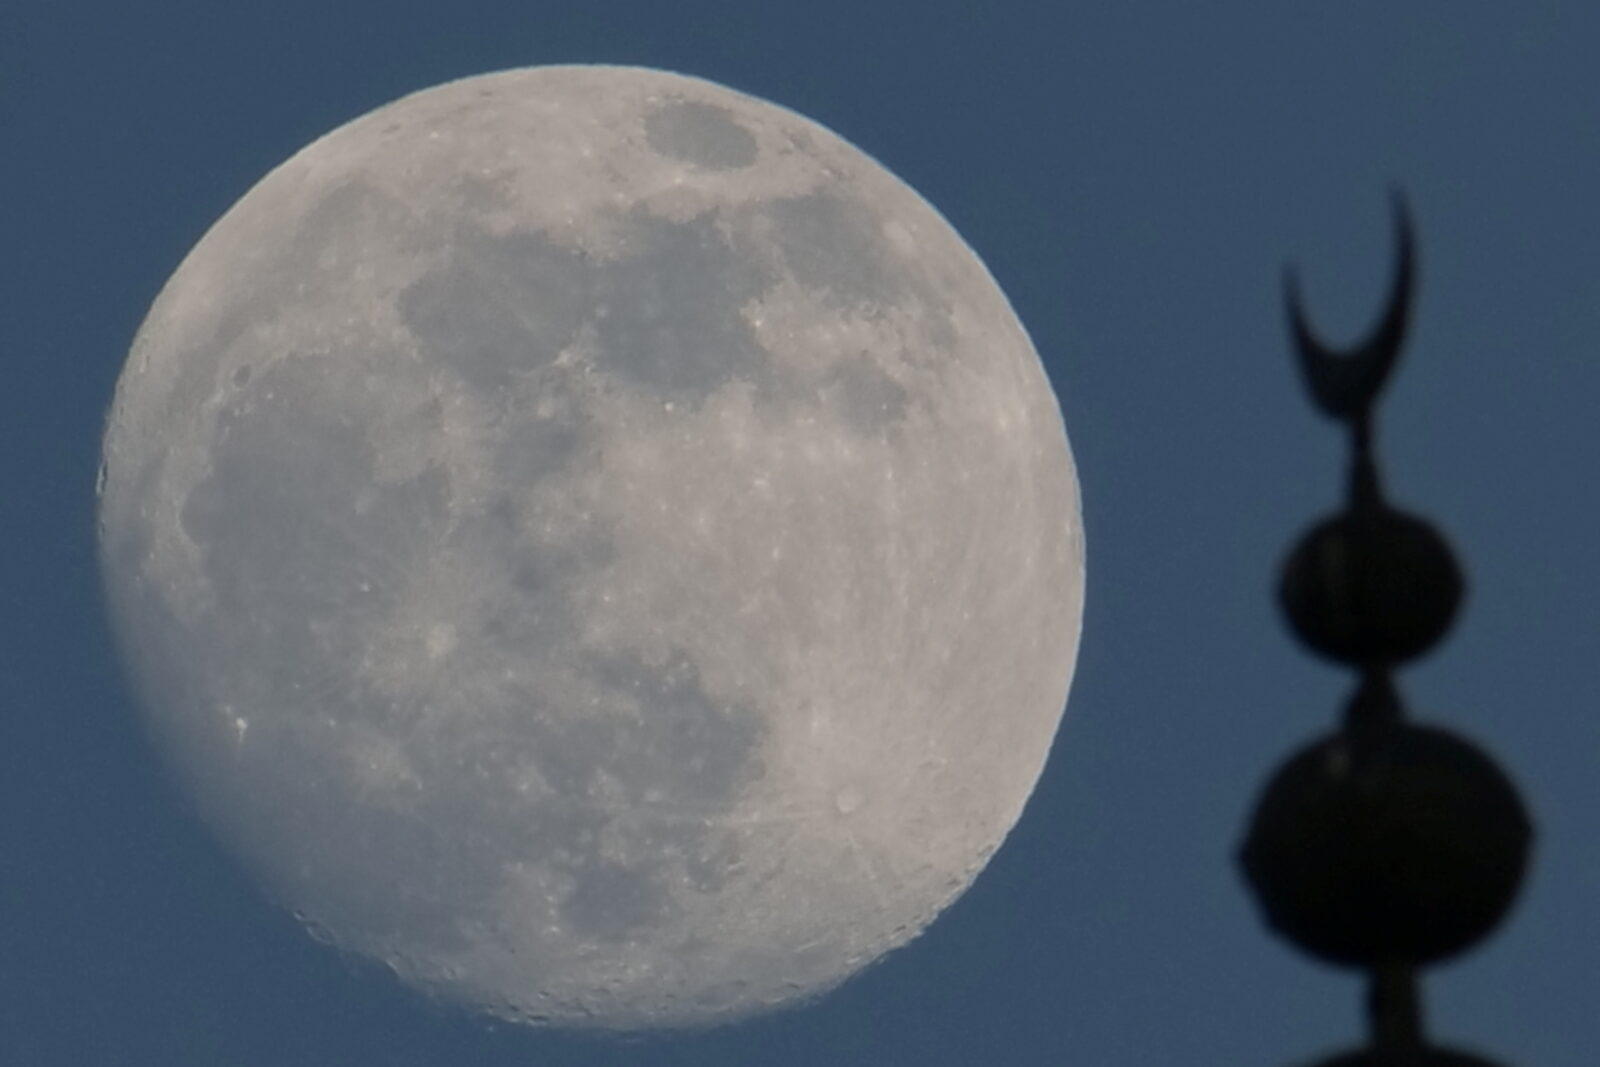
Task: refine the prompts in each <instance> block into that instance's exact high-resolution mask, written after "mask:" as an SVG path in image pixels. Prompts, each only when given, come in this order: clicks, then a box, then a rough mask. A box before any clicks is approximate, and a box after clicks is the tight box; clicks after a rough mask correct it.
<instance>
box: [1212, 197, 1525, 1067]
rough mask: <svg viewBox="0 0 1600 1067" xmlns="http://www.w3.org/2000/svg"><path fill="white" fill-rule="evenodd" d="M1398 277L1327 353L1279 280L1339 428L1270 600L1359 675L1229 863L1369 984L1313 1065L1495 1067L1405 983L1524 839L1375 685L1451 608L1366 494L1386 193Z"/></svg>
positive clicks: (1425, 643)
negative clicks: (1345, 1030)
mask: <svg viewBox="0 0 1600 1067" xmlns="http://www.w3.org/2000/svg"><path fill="white" fill-rule="evenodd" d="M1394 212H1395V226H1396V229H1397V231H1398V238H1399V262H1398V265H1397V268H1396V271H1395V280H1394V286H1393V291H1392V293H1391V296H1390V301H1389V307H1388V310H1387V311H1386V313H1385V314H1384V317H1383V319H1382V321H1381V322H1380V323H1379V324H1378V326H1377V328H1376V329H1375V330H1374V331H1373V333H1372V335H1371V336H1370V337H1369V338H1368V339H1367V340H1366V341H1365V342H1364V343H1362V344H1360V345H1358V346H1356V347H1355V348H1352V349H1350V350H1348V351H1344V352H1335V351H1333V350H1331V349H1329V348H1328V347H1327V346H1326V345H1324V344H1323V343H1322V342H1321V341H1319V340H1318V339H1317V338H1316V336H1315V335H1314V334H1313V333H1312V331H1311V329H1310V327H1309V326H1308V325H1307V323H1306V319H1305V315H1304V313H1303V311H1302V310H1301V306H1300V294H1299V287H1298V285H1297V283H1296V278H1295V274H1294V272H1293V270H1292V269H1291V270H1289V271H1288V272H1287V274H1286V277H1285V295H1286V298H1287V302H1288V310H1289V325H1290V329H1291V332H1292V333H1293V336H1294V341H1295V346H1296V348H1297V349H1298V352H1299V359H1300V367H1301V370H1302V371H1303V372H1304V378H1305V382H1306V385H1307V387H1308V388H1309V390H1310V392H1311V396H1312V399H1313V401H1314V403H1315V404H1316V406H1317V407H1318V408H1320V409H1321V410H1322V411H1323V412H1324V413H1325V414H1327V415H1329V416H1331V417H1332V418H1334V419H1337V420H1339V421H1341V422H1343V423H1345V424H1346V426H1347V427H1348V428H1349V431H1350V445H1351V459H1350V478H1349V492H1348V499H1347V501H1346V503H1345V507H1344V509H1343V510H1342V511H1339V512H1337V513H1336V514H1334V515H1332V516H1330V517H1328V518H1326V519H1323V520H1322V521H1320V522H1318V523H1316V524H1315V525H1313V526H1312V527H1311V528H1310V529H1309V530H1308V531H1307V532H1306V533H1305V534H1304V535H1303V536H1302V537H1301V538H1300V540H1299V542H1298V543H1297V544H1296V545H1295V546H1294V549H1293V551H1291V552H1290V554H1289V557H1288V559H1287V561H1286V562H1285V564H1284V567H1283V573H1282V578H1281V585H1280V587H1279V598H1280V601H1281V604H1282V607H1283V610H1284V614H1285V615H1286V616H1287V617H1288V620H1289V625H1290V628H1291V629H1292V630H1293V631H1294V633H1295V635H1296V637H1298V638H1299V640H1300V641H1301V642H1302V643H1303V644H1305V645H1306V646H1307V647H1309V648H1310V649H1312V650H1313V651H1314V652H1316V653H1318V654H1320V655H1322V656H1325V657H1327V658H1328V659H1331V660H1334V661H1335V662H1338V663H1340V664H1343V665H1345V666H1347V667H1349V668H1351V669H1352V670H1354V671H1356V672H1358V674H1359V676H1360V677H1359V680H1358V681H1357V683H1356V685H1355V688H1354V691H1353V693H1352V694H1351V696H1350V699H1349V702H1348V703H1347V704H1346V706H1345V711H1344V717H1343V720H1342V722H1341V723H1340V724H1339V726H1338V728H1337V729H1335V730H1334V731H1333V732H1332V733H1330V734H1328V735H1327V736H1325V737H1322V738H1320V739H1318V740H1316V741H1315V742H1313V743H1312V744H1310V745H1308V746H1307V747H1305V748H1304V749H1302V750H1301V751H1299V752H1298V753H1296V754H1294V755H1293V756H1291V757H1290V758H1289V759H1288V761H1287V762H1285V763H1284V764H1283V766H1282V767H1281V768H1279V770H1278V771H1277V773H1276V774H1274V775H1273V777H1272V779H1271V780H1270V781H1269V782H1268V783H1267V786H1266V788H1265V790H1264V791H1263V793H1262V795H1261V798H1260V800H1259V802H1258V803H1257V806H1256V810H1255V814H1254V816H1253V817H1252V819H1251V821H1250V826H1249V830H1248V833H1247V835H1246V838H1245V842H1244V845H1243V848H1242V849H1241V851H1240V856H1239V859H1240V862H1241V863H1242V865H1243V867H1244V873H1245V877H1246V879H1247V881H1248V882H1249V884H1250V886H1251V888H1253V889H1254V890H1255V892H1256V896H1257V898H1258V899H1259V901H1260V904H1261V908H1262V910H1263V912H1264V913H1265V917H1266V920H1267V922H1268V923H1269V924H1271V926H1272V927H1273V929H1275V930H1276V931H1277V932H1278V933H1279V934H1281V935H1283V936H1284V937H1285V938H1287V939H1288V940H1290V941H1292V942H1293V943H1294V944H1295V945H1297V946H1298V947H1299V948H1300V949H1302V950H1304V951H1305V952H1308V953H1310V954H1311V955H1313V956H1316V957H1318V958H1320V959H1323V960H1326V961H1328V962H1331V963H1334V964H1338V965H1341V966H1346V967H1354V968H1359V969H1361V970H1365V971H1366V972H1367V973H1368V975H1369V982H1370V985H1369V990H1370V991H1369V994H1368V1013H1369V1019H1370V1033H1369V1037H1368V1042H1367V1045H1366V1047H1365V1048H1362V1049H1358V1050H1354V1051H1351V1052H1346V1053H1342V1054H1339V1055H1335V1056H1333V1057H1331V1058H1328V1059H1324V1060H1319V1061H1317V1063H1316V1065H1315V1067H1498V1065H1496V1064H1495V1063H1494V1061H1491V1060H1486V1059H1483V1058H1482V1057H1479V1056H1474V1055H1469V1054H1467V1053H1464V1052H1457V1051H1451V1050H1448V1049H1442V1048H1439V1047H1437V1046H1435V1045H1433V1044H1431V1043H1430V1042H1429V1040H1428V1038H1427V1036H1426V1034H1425V1033H1424V1031H1423V1026H1422V1012H1421V1004H1420V999H1421V998H1420V994H1419V991H1418V979H1417V972H1418V969H1419V968H1421V967H1425V966H1427V965H1429V964H1433V963H1437V962H1439V961H1441V960H1444V959H1446V958H1448V957H1451V956H1454V955H1456V954H1457V953H1460V952H1462V951H1464V950H1465V949H1467V948H1469V947H1471V946H1472V945H1474V944H1476V943H1477V942H1478V941H1480V940H1481V939H1482V938H1483V937H1485V936H1486V935H1487V934H1488V933H1489V932H1490V931H1491V930H1492V929H1493V928H1494V927H1495V926H1496V925H1497V924H1498V923H1499V922H1500V920H1501V919H1502V918H1504V916H1505V914H1506V912H1507V911H1508V910H1509V908H1510V906H1511V903H1512V901H1513V899H1514V898H1515V897H1516V893H1517V889H1518V887H1519V885H1520V883H1521V881H1522V875H1523V871H1524V869H1525V868H1526V865H1527V859H1528V852H1529V848H1530V845H1531V841H1532V838H1533V830H1532V826H1531V824H1530V823H1529V820H1528V816H1527V814H1526V813H1525V811H1524V809H1523V806H1522V802H1521V801H1520V800H1519V799H1518V797H1517V793H1516V790H1515V788H1514V787H1513V786H1512V784H1511V782H1510V781H1509V780H1508V779H1507V778H1506V776H1505V775H1504V774H1503V773H1502V772H1501V771H1500V769H1499V768H1498V767H1497V766H1496V765H1495V763H1494V761H1493V760H1491V759H1490V758H1489V757H1488V755H1486V754H1485V753H1484V752H1483V751H1482V750H1480V749H1479V748H1477V747H1476V746H1474V745H1473V744H1471V743H1470V742H1468V741H1466V740H1464V739H1462V738H1460V737H1458V736H1456V735H1455V734H1452V733H1450V732H1448V731H1446V730H1442V729H1439V728H1436V727H1429V726H1421V725H1417V724H1415V723H1412V722H1410V721H1408V720H1407V717H1406V712H1405V706H1404V703H1403V701H1402V699H1401V696H1400V693H1399V690H1398V689H1397V687H1396V685H1395V681H1394V672H1395V670H1396V668H1398V667H1399V666H1400V665H1401V664H1403V663H1406V662H1407V661H1409V660H1412V659H1414V658H1415V657H1417V656H1419V655H1421V654H1422V653H1424V652H1426V651H1428V650H1429V649H1430V648H1432V647H1433V646H1434V645H1435V644H1437V643H1438V642H1439V641H1440V640H1441V639H1442V638H1443V637H1444V635H1445V633H1446V632H1447V631H1448V630H1449V628H1450V624H1451V622H1452V621H1453V620H1454V618H1455V614H1456V609H1457V607H1458V606H1459V605H1460V602H1461V595H1462V578H1461V572H1460V570H1459V568H1458V567H1457V565H1456V562H1455V558H1454V556H1453V555H1452V553H1451V551H1450V547H1449V546H1448V545H1447V544H1446V543H1445V540H1444V538H1443V537H1441V536H1440V535H1439V533H1438V532H1437V531H1436V530H1435V529H1434V528H1433V526H1432V525H1430V524H1429V523H1427V522H1426V521H1424V520H1423V519H1421V518H1418V517H1417V516H1415V515H1409V514H1407V513H1405V512H1403V511H1400V510H1398V509H1397V508H1395V507H1393V506H1391V505H1390V504H1389V503H1388V501H1387V500H1386V499H1385V497H1384V493H1383V488H1382V484H1381V481H1380V478H1379V474H1378V464H1377V459H1376V457H1375V452H1374V446H1373V425H1372V423H1373V418H1372V412H1373V407H1374V405H1375V403H1376V401H1377V399H1378V396H1379V394H1380V393H1381V392H1382V390H1383V386H1384V383H1385V382H1386V381H1387V379H1388V377H1389V373H1390V371H1392V370H1393V368H1394V365H1395V362H1396V360H1397V359H1398V358H1399V354H1400V347H1401V344H1402V342H1403V341H1404V338H1405V329H1406V320H1407V318H1408V316H1409V314H1410V308H1411V300H1412V295H1413V291H1414V288H1415V285H1414V279H1415V273H1416V268H1415V255H1414V251H1413V238H1412V232H1411V223H1410V219H1409V217H1408V214H1407V211H1406V204H1405V200H1404V198H1403V197H1402V196H1401V195H1400V194H1399V193H1398V192H1396V193H1395V195H1394Z"/></svg>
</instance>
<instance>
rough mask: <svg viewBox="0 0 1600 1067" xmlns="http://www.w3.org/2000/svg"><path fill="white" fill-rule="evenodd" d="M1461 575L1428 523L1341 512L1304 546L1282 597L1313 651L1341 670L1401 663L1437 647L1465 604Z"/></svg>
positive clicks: (1380, 513)
mask: <svg viewBox="0 0 1600 1067" xmlns="http://www.w3.org/2000/svg"><path fill="white" fill-rule="evenodd" d="M1461 595H1462V578H1461V571H1460V569H1459V568H1458V567H1457V566H1456V562H1455V558H1454V556H1453V555H1452V553H1451V551H1450V547H1449V545H1448V544H1446V543H1445V540H1444V538H1443V537H1441V536H1440V535H1439V533H1438V532H1437V531H1436V530H1434V528H1433V527H1432V526H1431V525H1430V524H1429V523H1427V522H1425V521H1424V520H1422V519H1420V518H1417V517H1416V516H1414V515H1408V514H1406V513H1404V512H1401V511H1396V510H1395V509H1393V508H1390V507H1387V506H1384V505H1368V506H1363V507H1359V508H1356V509H1353V510H1349V511H1344V512H1341V513H1340V514H1338V515H1335V516H1333V517H1332V518H1329V519H1326V520H1324V521H1323V522H1321V523H1319V524H1317V525H1316V526H1314V527H1313V528H1312V529H1311V530H1310V531H1309V532H1308V533H1306V535H1305V536H1304V537H1302V538H1301V539H1300V542H1299V544H1298V545H1296V546H1295V549H1294V551H1293V552H1292V553H1291V554H1290V556H1289V559H1288V561H1287V562H1286V563H1285V565H1284V568H1283V578H1282V582H1281V585H1280V587H1279V597H1280V600H1281V602H1282V604H1283V608H1284V611H1285V612H1286V613H1287V615H1288V617H1289V623H1290V625H1291V626H1292V627H1293V628H1294V631H1295V633H1296V634H1297V635H1299V637H1300V639H1301V640H1302V641H1304V642H1305V643H1306V644H1307V645H1309V646H1310V647H1311V648H1312V649H1314V650H1316V651H1317V652H1319V653H1321V654H1322V655H1324V656H1327V657H1329V658H1331V659H1335V660H1338V661H1340V662H1341V663H1349V664H1355V665H1375V664H1394V663H1399V662H1402V661H1404V660H1408V659H1412V658H1414V657H1416V656H1418V655H1421V654H1422V653H1423V652H1426V651H1427V650H1428V649H1430V648H1432V647H1433V646H1434V645H1435V644H1436V643H1437V642H1438V641H1439V639H1440V638H1442V637H1443V636H1444V635H1445V633H1446V632H1447V631H1448V630H1449V628H1450V623H1451V622H1452V621H1453V620H1454V618H1455V613H1456V609H1457V607H1459V606H1460V603H1461Z"/></svg>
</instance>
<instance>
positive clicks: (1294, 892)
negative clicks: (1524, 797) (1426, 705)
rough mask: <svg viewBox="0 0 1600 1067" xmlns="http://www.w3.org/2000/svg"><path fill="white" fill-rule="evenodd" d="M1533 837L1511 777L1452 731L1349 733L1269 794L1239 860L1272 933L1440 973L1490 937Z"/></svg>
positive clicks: (1320, 950) (1310, 753) (1349, 959)
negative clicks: (1447, 961) (1432, 965)
mask: <svg viewBox="0 0 1600 1067" xmlns="http://www.w3.org/2000/svg"><path fill="white" fill-rule="evenodd" d="M1531 839H1532V828H1531V826H1530V824H1529V822H1528V817H1527V815H1526V814H1525V813H1524V811H1523V807H1522V804H1521V801H1520V800H1519V799H1518V798H1517V794H1516V791H1515V789H1514V788H1513V786H1512V785H1511V783H1510V781H1509V780H1507V778H1506V777H1505V775H1504V774H1503V773H1501V771H1500V769H1499V768H1498V767H1496V766H1495V764H1494V763H1493V762H1492V761H1491V760H1490V759H1489V758H1488V757H1487V756H1486V755H1484V754H1483V753H1482V752H1481V751H1479V750H1478V749H1477V748H1476V747H1475V746H1473V745H1471V744H1469V743H1467V742H1466V741H1463V740H1461V739H1460V738H1458V737H1455V736H1453V735H1451V734H1449V733H1447V732H1445V731H1443V730H1439V729H1433V728H1429V727H1421V726H1411V725H1403V726H1397V727H1394V728H1392V729H1390V730H1387V731H1382V732H1381V736H1379V737H1377V738H1376V739H1370V738H1360V737H1357V736H1352V735H1351V734H1349V733H1339V734H1335V735H1333V736H1331V737H1327V738H1324V739H1322V740H1320V741H1317V742H1316V743H1314V744H1312V745H1310V746H1309V747H1307V748H1305V749H1303V750H1302V751H1301V752H1299V753H1298V754H1296V755H1295V756H1293V757H1291V759H1290V760H1289V762H1288V763H1287V764H1285V766H1284V767H1283V768H1282V769H1281V770H1280V771H1279V772H1278V774H1277V775H1276V776H1275V777H1274V778H1273V779H1272V781H1271V782H1270V783H1269V784H1268V786H1267V788H1266V790H1265V792H1264V794H1263V796H1262V798H1261V801H1260V803H1259V805H1258V806H1257V808H1256V813H1255V818H1254V820H1253V822H1252V823H1251V826H1250V830H1249V833H1248V835H1247V837H1246V840H1245V844H1244V848H1243V850H1242V853H1241V857H1240V858H1241V861H1242V863H1243V866H1244V871H1245V875H1246V878H1247V879H1248V880H1249V882H1250V884H1251V886H1252V887H1253V888H1254V890H1255V892H1256V894H1257V897H1258V898H1259V901H1260V904H1261V906H1262V908H1263V910H1264V911H1265V913H1266V919H1267V921H1268V922H1269V923H1270V924H1271V925H1272V926H1273V927H1274V928H1275V929H1276V930H1277V931H1278V932H1279V933H1280V934H1282V935H1283V936H1284V937H1286V938H1288V939H1289V940H1290V941H1293V942H1294V943H1295V944H1296V945H1298V946H1299V947H1301V948H1302V949H1304V950H1305V951H1307V952H1310V953H1312V954H1314V955H1316V956H1319V957H1321V958H1323V959H1325V960H1328V961H1330V962H1333V963H1339V964H1346V965H1354V966H1361V967H1367V966H1372V965H1375V964H1377V963H1380V962H1385V961H1406V962H1411V963H1428V962H1432V961H1436V960H1440V959H1443V958H1445V957H1448V956H1450V955H1453V954H1455V953H1457V952H1459V951H1461V950H1462V949H1464V948H1466V947H1468V946H1469V945H1471V944H1473V943H1474V942H1476V941H1477V940H1479V939H1480V938H1482V937H1483V936H1484V935H1485V934H1487V933H1488V932H1489V931H1490V930H1491V929H1493V928H1494V926H1495V925H1496V924H1497V923H1498V922H1499V921H1500V919H1501V917H1502V916H1503V915H1504V914H1505V912H1506V910H1507V908H1509V907H1510V905H1511V902H1512V900H1513V898H1514V897H1515V895H1516V891H1517V887H1518V885H1519V883H1520V882H1521V879H1522V874H1523V869H1524V867H1525V865H1526V861H1527V855H1528V849H1529V845H1530V842H1531Z"/></svg>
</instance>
